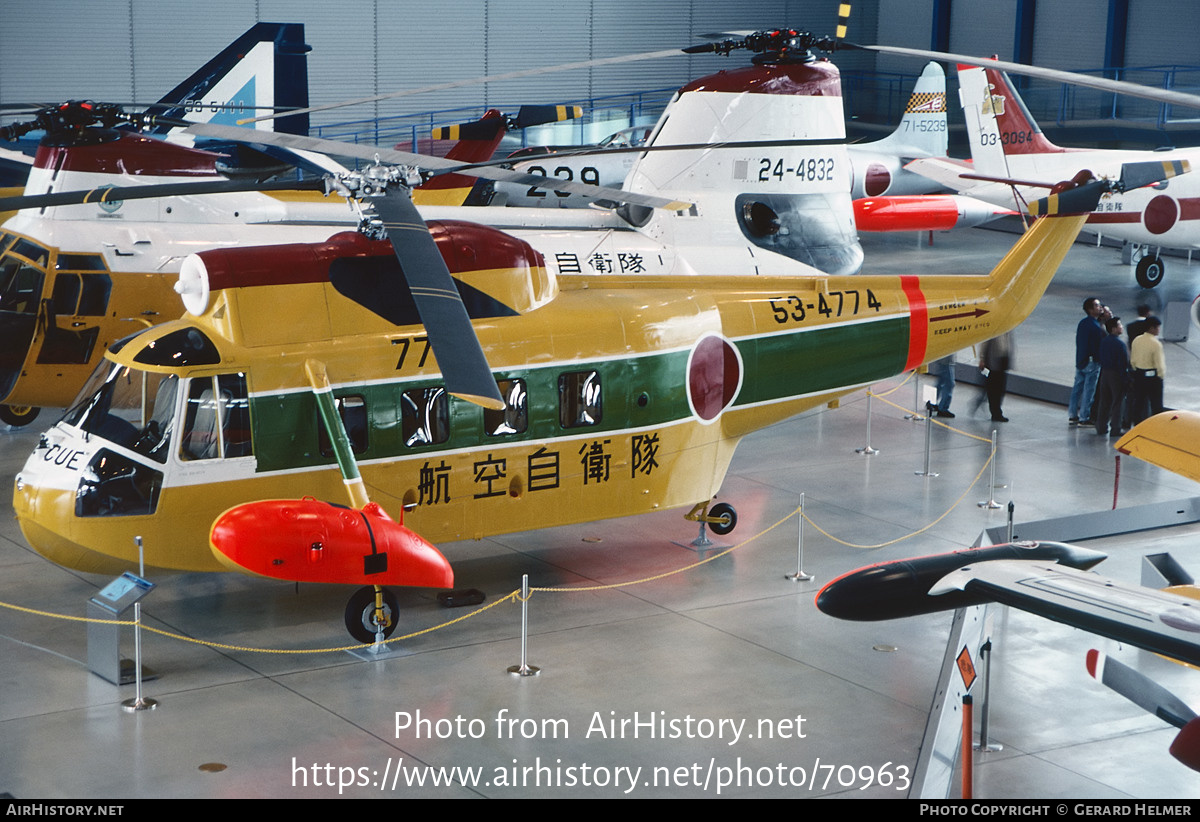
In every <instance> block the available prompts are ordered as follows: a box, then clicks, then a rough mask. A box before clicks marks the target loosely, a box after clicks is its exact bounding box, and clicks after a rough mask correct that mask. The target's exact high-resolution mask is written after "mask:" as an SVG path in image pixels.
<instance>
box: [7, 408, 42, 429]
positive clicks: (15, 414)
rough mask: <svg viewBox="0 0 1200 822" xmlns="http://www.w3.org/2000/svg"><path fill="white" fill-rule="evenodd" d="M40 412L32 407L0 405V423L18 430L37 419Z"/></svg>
mask: <svg viewBox="0 0 1200 822" xmlns="http://www.w3.org/2000/svg"><path fill="white" fill-rule="evenodd" d="M41 410H42V409H40V408H34V407H33V406H32V405H0V422H6V423H8V424H9V425H11V426H12V427H13V428H20V427H21V426H22V425H29V423H31V422H33V421H34V420H35V419H37V415H38V413H39V412H40V411H41Z"/></svg>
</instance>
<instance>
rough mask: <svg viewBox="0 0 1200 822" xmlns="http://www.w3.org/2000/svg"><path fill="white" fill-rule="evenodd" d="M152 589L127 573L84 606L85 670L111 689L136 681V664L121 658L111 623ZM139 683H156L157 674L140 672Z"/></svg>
mask: <svg viewBox="0 0 1200 822" xmlns="http://www.w3.org/2000/svg"><path fill="white" fill-rule="evenodd" d="M153 589H154V583H153V582H147V581H146V580H144V579H142V578H141V577H138V576H135V575H134V574H131V573H129V572H128V571H127V572H125V573H124V574H121V576H119V577H117V578H116V579H114V580H113V581H112V582H110V583H109V584H108V585H106V586H105V587H104V588H103V589H102V590H101V591H100V592H99V593H98V594H96V595H95V596H94V597H92V598H91V599H89V600H88V603H87V615H88V624H87V659H88V670H90V671H91V672H92V673H94V674H95V675H96V676H98V677H100V678H102V679H106V680H108V681H109V682H111V683H112V684H114V685H128V684H130V683H131V682H134V681H136V679H137V671H136V664H135V662H134V661H133V660H132V659H122V658H121V627H122V626H120V625H117V624H115V623H114V622H113V620H117V619H121V618H122V614H124V613H125V612H126V611H128V610H130V609H131V608H132V607H133V606H134V605H135V604H136V603H138V602H139V601H140V600H141V598H142V597H144V596H145V595H146V594H148V593H150V591H151V590H153ZM142 679H143V680H147V679H158V674H156V673H155V672H154V671H152V670H150V669H149V668H145V667H143V668H142Z"/></svg>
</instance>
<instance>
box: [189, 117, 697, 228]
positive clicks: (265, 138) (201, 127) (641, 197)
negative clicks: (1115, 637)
mask: <svg viewBox="0 0 1200 822" xmlns="http://www.w3.org/2000/svg"><path fill="white" fill-rule="evenodd" d="M186 133H188V134H197V135H200V136H202V137H217V138H220V139H222V140H233V141H237V142H246V143H252V144H253V143H263V144H266V145H272V146H282V147H283V148H290V149H296V150H304V151H318V152H321V153H323V154H332V155H335V156H342V157H355V158H357V159H360V160H367V161H370V162H375V161H379V162H385V163H395V164H397V165H406V166H416V167H417V168H421V169H427V170H433V172H434V173H435V174H454V173H469V174H471V176H473V177H482V178H484V179H487V180H498V181H500V182H508V183H517V184H519V185H527V186H528V185H540V186H544V185H545V184H546V178H545V177H543V176H541V175H538V174H524V173H522V172H519V171H511V170H509V169H505V168H491V167H488V168H483V169H479V168H477V167H476V166H475V165H473V164H463V163H459V162H456V161H454V160H447V159H444V158H441V157H427V156H425V155H424V154H410V153H409V152H407V151H397V150H395V149H390V148H381V147H376V146H366V145H357V144H355V143H342V142H339V141H337V140H324V139H321V138H318V137H303V136H301V135H298V134H285V133H283V132H278V131H255V130H252V129H245V128H238V127H237V126H222V125H214V124H212V123H204V124H197V125H194V126H192V127H191V128H188V129H187V131H186ZM554 188H555V189H557V190H558V191H569V192H571V193H573V194H580V195H582V196H584V197H590V198H592V199H597V200H614V201H616V202H622V203H631V204H633V205H640V206H646V207H648V208H665V209H667V210H668V211H683V210H685V209H687V208H689V207H691V203H688V202H684V201H681V200H668V199H666V198H665V197H653V196H651V195H648V194H636V193H634V192H630V191H624V190H622V189H619V188H606V187H604V186H590V185H587V184H586V183H576V182H568V181H565V180H561V181H560V180H556V181H555V182H554Z"/></svg>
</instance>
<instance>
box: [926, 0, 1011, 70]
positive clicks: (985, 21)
mask: <svg viewBox="0 0 1200 822" xmlns="http://www.w3.org/2000/svg"><path fill="white" fill-rule="evenodd" d="M1016 18H1017V0H955V2H954V8H953V11H952V12H951V15H950V50H951V51H953V52H958V53H960V54H975V55H980V56H983V57H988V56H990V55H992V54H996V55H999V57H1000V59H1001V60H1011V59H1012V58H1013V35H1014V33H1015V31H1016ZM928 47H929V38H928V36H926V38H925V42H924V43H923V44H922V46H921V48H928Z"/></svg>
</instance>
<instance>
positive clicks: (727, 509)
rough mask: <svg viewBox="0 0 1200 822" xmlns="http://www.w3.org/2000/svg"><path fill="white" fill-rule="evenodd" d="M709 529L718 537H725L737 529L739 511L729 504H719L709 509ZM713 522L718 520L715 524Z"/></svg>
mask: <svg viewBox="0 0 1200 822" xmlns="http://www.w3.org/2000/svg"><path fill="white" fill-rule="evenodd" d="M708 517H709V523H708V527H709V528H711V529H712V532H713V533H714V534H716V535H717V536H721V537H723V536H725V535H726V534H728V533H729V532H730V531H732V530H733V529H734V528H736V527H737V511H735V510H734V509H733V506H732V505H730V504H729V503H727V502H718V503H717V504H716V505H714V506H713V507H712V508H709V509H708ZM712 520H716V522H713V521H712Z"/></svg>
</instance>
